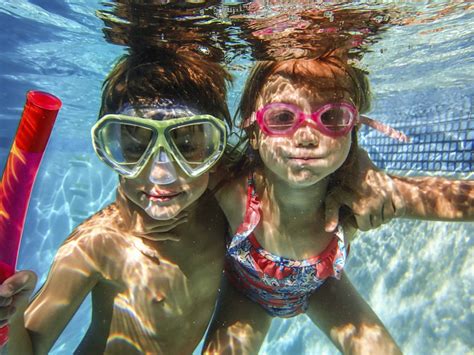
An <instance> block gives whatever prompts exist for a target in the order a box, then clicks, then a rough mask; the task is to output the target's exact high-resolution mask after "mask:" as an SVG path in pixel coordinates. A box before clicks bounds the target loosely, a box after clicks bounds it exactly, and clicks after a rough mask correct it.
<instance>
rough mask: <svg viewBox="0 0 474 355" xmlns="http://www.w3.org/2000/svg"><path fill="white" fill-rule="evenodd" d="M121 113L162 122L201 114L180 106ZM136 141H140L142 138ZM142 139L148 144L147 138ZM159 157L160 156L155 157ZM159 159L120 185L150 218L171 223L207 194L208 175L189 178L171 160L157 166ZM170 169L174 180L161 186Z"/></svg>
mask: <svg viewBox="0 0 474 355" xmlns="http://www.w3.org/2000/svg"><path fill="white" fill-rule="evenodd" d="M121 113H123V114H126V115H131V116H138V117H144V118H147V117H150V119H160V120H163V119H170V118H177V117H187V116H193V115H197V114H199V113H198V112H197V111H196V110H193V109H189V108H186V107H181V106H180V107H173V108H170V109H166V110H160V109H155V110H152V109H141V110H140V112H134V111H133V109H132V111H130V110H129V111H126V112H125V111H124V112H121ZM135 139H137V140H139V137H135ZM143 139H144V141H146V139H147V138H146V137H143ZM158 154H160V153H156V154H155V155H156V156H158ZM162 154H163V153H162ZM165 154H166V153H165ZM156 156H155V157H151V158H150V159H149V160H148V162H147V165H146V166H145V167H144V168H143V169H142V171H141V172H140V174H139V175H138V176H137V177H136V178H133V179H129V178H124V177H121V178H120V186H121V188H122V190H123V192H124V193H125V195H126V196H127V197H128V198H129V199H130V200H131V201H132V202H134V203H135V204H136V205H138V206H139V207H140V208H142V209H143V210H144V211H145V212H146V213H147V214H148V215H149V216H150V217H151V218H153V219H156V220H168V219H171V218H173V217H175V216H177V215H178V214H179V213H180V212H181V211H183V210H184V209H186V208H187V207H189V206H190V205H191V204H193V203H194V202H195V201H197V200H198V199H199V197H201V196H202V195H203V194H204V192H205V191H206V189H207V186H208V182H209V173H204V174H202V175H200V176H198V177H190V176H188V175H187V174H186V173H185V172H184V171H182V170H181V168H180V167H179V166H178V165H177V164H176V162H175V161H173V160H172V159H171V160H167V164H164V165H163V164H156V159H157V157H156ZM167 156H169V154H167ZM170 169H171V170H173V173H172V175H173V176H174V177H175V179H174V178H173V179H171V180H170V181H172V182H171V183H160V177H163V176H167V175H169V170H170Z"/></svg>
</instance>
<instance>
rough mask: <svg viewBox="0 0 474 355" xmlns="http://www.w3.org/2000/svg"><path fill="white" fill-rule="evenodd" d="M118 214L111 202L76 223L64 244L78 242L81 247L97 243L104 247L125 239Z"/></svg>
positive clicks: (94, 245) (115, 206)
mask: <svg viewBox="0 0 474 355" xmlns="http://www.w3.org/2000/svg"><path fill="white" fill-rule="evenodd" d="M120 220H121V218H120V214H119V211H118V208H117V205H116V204H115V203H112V204H110V205H108V206H106V207H104V208H103V209H101V210H100V211H98V212H96V213H95V214H94V215H92V216H91V217H89V218H88V219H86V220H85V221H84V222H82V223H81V224H80V225H78V226H77V227H76V228H75V229H74V230H73V232H72V233H71V234H70V235H69V237H68V238H67V239H66V240H65V242H64V244H68V243H73V242H74V243H79V244H81V245H82V246H83V247H86V246H93V247H94V248H97V247H98V245H97V244H102V246H104V247H106V246H109V247H110V245H109V244H113V245H115V244H116V243H117V242H118V241H119V240H121V239H125V233H124V232H123V230H121V228H120Z"/></svg>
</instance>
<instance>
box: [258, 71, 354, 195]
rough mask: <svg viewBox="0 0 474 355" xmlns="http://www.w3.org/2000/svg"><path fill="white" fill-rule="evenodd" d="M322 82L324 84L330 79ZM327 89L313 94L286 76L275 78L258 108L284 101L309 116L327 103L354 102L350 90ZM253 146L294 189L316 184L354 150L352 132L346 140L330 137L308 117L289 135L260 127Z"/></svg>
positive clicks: (265, 162)
mask: <svg viewBox="0 0 474 355" xmlns="http://www.w3.org/2000/svg"><path fill="white" fill-rule="evenodd" d="M321 82H322V84H323V83H324V82H326V80H322V81H321ZM332 86H334V84H333V85H332ZM327 87H328V86H327V85H322V87H321V90H312V91H309V90H308V89H307V88H305V87H302V86H301V85H295V84H294V83H292V82H290V81H289V80H288V79H286V78H284V77H282V76H279V75H274V76H272V77H270V79H269V81H268V84H267V85H265V86H264V87H263V90H262V92H261V94H260V96H259V97H258V99H257V102H256V103H257V105H256V106H257V107H256V108H257V110H258V109H260V108H261V107H263V106H265V105H267V104H269V103H272V102H282V103H289V104H293V105H296V106H298V107H299V108H300V109H301V110H302V111H303V112H305V113H307V114H309V113H312V112H315V111H316V110H318V109H319V108H320V107H321V106H323V105H325V104H327V103H334V102H348V103H350V102H351V99H350V95H349V93H348V92H347V91H344V90H337V92H336V90H334V89H333V90H329V89H324V88H327ZM252 145H253V147H254V149H258V151H259V154H260V157H261V159H262V161H263V163H264V165H265V168H266V169H269V170H270V171H271V172H272V173H274V174H275V175H276V176H277V177H278V178H280V179H282V180H283V181H286V182H287V183H289V184H290V185H292V186H295V187H303V186H311V185H314V184H316V183H317V182H319V181H321V180H322V179H324V178H325V177H327V176H329V175H330V174H332V173H333V172H335V171H336V170H337V169H338V168H339V167H340V166H341V165H342V163H343V162H344V161H345V160H346V158H347V156H348V154H349V150H350V147H351V133H350V132H349V133H348V134H347V135H345V136H342V137H336V138H333V137H329V136H327V135H324V134H323V133H321V132H320V131H319V130H318V129H317V125H316V123H315V122H314V121H312V120H311V119H309V118H307V119H306V120H305V121H304V123H303V124H302V125H301V126H300V127H299V128H298V129H297V130H296V131H295V132H294V133H293V134H292V135H289V136H268V135H266V134H265V133H263V132H262V131H261V130H259V129H258V125H257V133H256V137H255V138H254V139H252Z"/></svg>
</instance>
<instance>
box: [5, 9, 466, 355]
mask: <svg viewBox="0 0 474 355" xmlns="http://www.w3.org/2000/svg"><path fill="white" fill-rule="evenodd" d="M385 3H386V2H385ZM405 3H409V2H405ZM448 4H450V6H451V10H452V11H451V12H448V13H447V14H446V15H444V16H441V17H440V18H438V19H434V20H431V21H419V23H418V24H413V25H411V26H394V27H393V28H390V29H388V30H387V31H386V32H385V33H384V34H383V36H382V38H381V39H380V40H379V41H378V42H377V43H375V44H374V45H373V47H372V49H371V52H369V53H367V54H366V55H365V56H364V58H363V60H362V63H361V65H362V66H363V67H364V68H366V69H368V70H369V71H370V80H371V84H372V91H373V93H374V101H373V108H372V111H371V113H370V116H371V117H375V118H377V119H380V120H382V121H384V122H389V123H390V124H393V125H394V126H396V127H397V128H401V129H403V130H404V131H405V132H406V133H408V134H410V135H411V136H412V137H413V143H414V144H411V145H403V144H402V145H397V144H394V143H391V142H389V141H387V140H386V139H384V138H383V137H381V136H380V135H376V134H374V133H372V132H368V131H364V130H362V132H361V144H362V145H363V146H364V147H365V148H366V149H367V150H368V151H369V153H370V154H371V157H372V159H373V160H374V161H375V162H376V163H377V164H378V165H379V166H380V167H383V168H386V169H387V170H389V171H392V172H396V173H399V174H407V175H419V174H429V175H441V176H452V177H463V178H470V179H472V177H473V166H474V158H473V151H474V120H473V117H472V112H473V110H472V105H473V97H474V85H473V82H474V81H473V79H474V78H473V76H474V74H473V73H474V70H473V69H474V65H473V59H472V58H473V52H474V36H473V32H474V30H473V26H472V22H473V19H474V15H473V14H474V13H473V10H472V5H471V6H469V2H445V3H444V5H443V3H440V4H439V5H437V7H436V6H434V5H433V6H431V5H430V4H424V3H422V4H418V5H417V2H414V4H413V7H414V8H416V9H417V10H418V11H420V15H419V17H420V18H422V19H423V18H430V16H431V15H432V12H433V13H434V12H436V11H439V9H440V7H443V6H445V5H448ZM101 6H102V5H101V4H100V3H99V2H98V1H93V0H83V1H80V0H64V1H60V0H31V1H26V0H16V1H13V0H6V1H3V2H2V3H0V49H1V53H2V56H0V87H1V88H2V90H1V92H0V103H1V105H2V107H3V110H2V111H1V112H0V166H2V167H3V166H4V164H5V161H6V158H7V155H8V151H9V148H10V145H11V143H12V140H13V136H14V133H15V130H16V127H17V125H18V119H19V117H20V114H21V110H22V107H23V104H24V100H25V93H26V91H28V90H30V89H40V90H45V91H48V92H51V93H54V94H55V95H57V96H59V97H60V98H61V100H62V101H63V108H62V110H61V111H60V114H59V116H58V119H57V124H56V126H55V128H54V131H53V133H52V137H51V140H50V142H49V146H48V149H47V151H46V154H45V157H44V160H43V163H42V166H41V170H40V172H39V174H38V177H37V180H36V185H35V189H34V191H33V195H32V199H31V202H30V207H29V211H28V216H27V222H26V225H25V229H24V237H23V242H22V246H21V250H20V257H19V264H18V268H19V269H32V270H34V271H35V272H37V273H38V275H39V277H40V283H39V284H41V283H42V282H44V280H45V278H46V275H47V272H48V269H49V266H50V264H51V261H52V258H53V257H54V254H55V252H56V249H57V248H58V246H59V245H60V244H61V242H62V241H63V240H64V239H65V238H66V236H67V235H68V234H69V233H70V232H71V231H72V229H73V228H74V227H75V226H76V225H77V224H79V223H80V222H81V221H82V220H84V218H86V217H88V216H90V215H91V214H93V213H94V212H95V211H97V210H98V209H100V208H101V207H103V206H104V205H106V204H108V203H109V202H110V201H112V200H113V199H114V196H115V187H116V183H117V177H116V175H115V174H114V173H113V172H111V171H110V170H109V169H108V168H107V167H106V166H105V165H103V164H102V163H101V162H100V161H99V160H98V159H97V158H96V156H95V154H94V152H93V149H92V146H91V142H90V127H91V126H92V124H93V123H94V122H95V121H96V119H97V112H98V109H99V105H100V89H101V84H102V81H103V80H104V78H105V76H106V74H107V73H108V71H109V70H110V69H111V67H112V65H113V63H114V60H115V59H116V58H117V57H118V56H119V55H120V54H122V53H123V52H124V48H123V47H119V46H114V45H111V44H109V43H107V42H106V41H105V40H104V39H103V34H102V32H101V28H102V26H103V23H102V21H100V20H99V19H98V18H97V17H96V16H95V10H97V9H99V8H101ZM361 6H362V4H361ZM417 6H418V7H417ZM431 17H432V16H431ZM230 64H231V68H232V72H233V74H234V75H235V77H236V82H235V84H234V86H233V87H232V88H231V89H230V90H231V91H230V95H229V105H230V107H231V110H235V107H236V103H237V102H238V97H239V94H240V90H241V89H242V85H243V81H244V80H245V75H246V74H247V68H248V66H249V56H248V55H246V56H242V57H241V58H239V57H236V58H235V59H232V62H231V63H230ZM473 236H474V225H473V224H472V223H445V222H419V221H409V220H396V221H392V222H390V223H389V224H386V225H384V226H383V227H381V228H379V229H377V230H375V231H371V232H368V233H364V235H363V236H362V237H360V238H359V239H357V240H356V242H354V243H353V245H352V246H351V255H350V258H349V262H348V265H347V268H346V270H347V273H348V274H349V276H350V278H351V280H352V282H353V283H354V284H355V286H356V287H357V289H358V290H359V292H360V293H361V294H362V295H363V296H364V297H365V299H366V300H367V301H368V302H369V304H370V305H371V306H372V308H373V309H374V310H375V312H376V313H377V315H378V316H379V317H380V318H381V320H382V321H383V322H384V324H385V325H386V327H387V328H388V330H389V331H390V332H391V334H392V336H393V337H394V338H395V340H396V341H397V343H398V344H399V345H400V346H401V348H402V349H403V351H404V353H406V354H446V353H451V354H467V353H471V352H472V349H474V336H473V329H474V314H473V312H472V309H473V305H474V298H473V292H472V290H474V269H473V266H472V263H473V260H474V238H473ZM89 313H90V303H89V301H86V302H85V303H84V305H83V306H82V307H81V308H80V310H79V311H78V312H77V314H76V315H75V317H74V319H73V320H72V321H71V322H70V324H69V325H68V327H67V328H66V330H65V331H64V332H63V334H62V335H61V337H60V338H59V340H58V341H57V343H56V345H55V347H54V349H53V350H52V352H51V353H52V354H70V353H72V351H73V349H75V347H76V346H77V344H78V343H79V341H80V339H81V338H82V335H83V334H84V332H85V330H86V329H87V327H88V322H89V319H90V318H89ZM336 352H337V351H336V349H335V348H334V346H333V345H332V344H331V343H330V342H329V340H327V339H326V338H325V336H324V335H323V334H322V333H321V332H320V331H319V330H318V329H317V328H316V327H315V326H314V325H313V323H312V322H311V321H310V320H309V319H308V318H307V317H306V316H304V315H303V316H298V317H296V318H293V319H289V320H282V319H277V320H275V321H274V322H273V324H272V327H271V329H270V332H269V334H268V336H267V338H266V341H265V344H264V346H263V347H262V349H261V352H260V353H261V354H288V353H292V354H333V353H336Z"/></svg>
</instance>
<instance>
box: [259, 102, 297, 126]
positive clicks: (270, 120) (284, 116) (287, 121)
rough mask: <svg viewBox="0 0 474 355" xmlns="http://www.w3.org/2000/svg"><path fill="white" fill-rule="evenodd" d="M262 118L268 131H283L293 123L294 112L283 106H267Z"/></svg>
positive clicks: (294, 120)
mask: <svg viewBox="0 0 474 355" xmlns="http://www.w3.org/2000/svg"><path fill="white" fill-rule="evenodd" d="M263 120H264V122H265V125H266V126H267V128H268V129H269V130H270V131H276V132H283V131H286V130H288V129H290V128H291V127H293V126H294V125H295V123H296V113H295V112H293V111H292V110H291V109H289V108H284V107H278V108H269V109H268V110H267V111H265V113H264V116H263Z"/></svg>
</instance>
